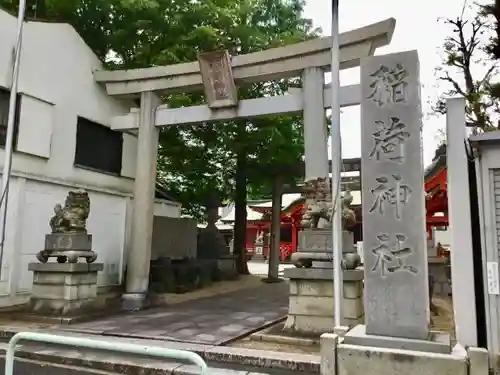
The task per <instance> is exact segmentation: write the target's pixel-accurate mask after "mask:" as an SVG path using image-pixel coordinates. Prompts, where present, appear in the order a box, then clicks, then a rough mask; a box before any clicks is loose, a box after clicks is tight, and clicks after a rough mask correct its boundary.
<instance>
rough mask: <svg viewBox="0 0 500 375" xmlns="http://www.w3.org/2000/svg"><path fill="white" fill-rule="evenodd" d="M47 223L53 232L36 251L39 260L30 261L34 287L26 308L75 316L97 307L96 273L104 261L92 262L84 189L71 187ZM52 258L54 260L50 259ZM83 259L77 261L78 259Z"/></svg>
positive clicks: (93, 254)
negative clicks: (74, 189)
mask: <svg viewBox="0 0 500 375" xmlns="http://www.w3.org/2000/svg"><path fill="white" fill-rule="evenodd" d="M54 212H55V215H54V216H53V217H52V218H51V219H50V222H49V225H50V228H51V230H52V233H50V234H47V235H46V236H45V246H44V250H42V251H40V252H39V253H38V254H37V259H38V260H39V261H40V263H30V264H29V265H28V269H29V270H30V271H33V288H32V291H31V299H30V304H29V309H30V311H31V312H33V313H37V314H41V315H47V316H60V317H67V316H75V315H83V314H85V313H88V312H90V311H92V310H96V309H98V308H99V306H96V300H97V298H96V297H97V273H98V272H99V271H102V270H103V268H104V265H103V264H101V263H94V261H95V260H96V259H97V254H96V253H95V252H93V251H92V235H91V234H88V233H87V229H86V220H87V218H88V216H89V213H90V200H89V197H88V194H87V192H86V191H83V190H76V191H70V192H69V194H68V196H67V197H66V201H65V204H64V207H62V206H61V205H59V204H57V205H56V206H55V208H54ZM50 258H55V259H56V261H57V263H56V262H50V261H49V260H50ZM81 258H83V259H85V263H79V262H78V260H79V259H81Z"/></svg>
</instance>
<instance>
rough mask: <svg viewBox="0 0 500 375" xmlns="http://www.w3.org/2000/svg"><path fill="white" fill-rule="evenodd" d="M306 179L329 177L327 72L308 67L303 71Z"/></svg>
mask: <svg viewBox="0 0 500 375" xmlns="http://www.w3.org/2000/svg"><path fill="white" fill-rule="evenodd" d="M302 80H303V87H302V92H303V98H304V114H303V116H304V155H305V181H311V180H316V179H317V178H326V177H328V172H329V171H328V150H327V147H328V133H327V129H326V114H325V106H324V104H323V88H324V85H325V72H324V71H323V69H320V68H307V69H305V70H304V73H303V77H302Z"/></svg>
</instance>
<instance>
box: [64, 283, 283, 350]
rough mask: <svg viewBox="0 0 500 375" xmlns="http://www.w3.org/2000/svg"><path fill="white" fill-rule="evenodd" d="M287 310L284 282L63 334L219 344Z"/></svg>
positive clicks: (96, 323) (91, 324) (122, 317)
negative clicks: (91, 334)
mask: <svg viewBox="0 0 500 375" xmlns="http://www.w3.org/2000/svg"><path fill="white" fill-rule="evenodd" d="M287 312H288V284H287V283H285V282H283V283H277V284H264V283H263V284H262V285H261V286H258V287H255V288H251V289H247V290H239V291H235V292H232V293H226V294H223V295H219V296H212V297H210V298H202V299H198V300H193V301H187V302H184V303H179V304H175V305H171V306H168V307H161V308H155V309H151V310H147V311H141V312H136V313H130V314H126V315H118V316H115V317H112V318H106V319H102V320H95V321H92V322H88V323H81V324H75V325H72V326H71V327H69V328H67V330H70V331H75V332H85V333H94V334H102V335H115V336H129V337H142V338H155V339H161V340H172V341H180V342H193V343H200V344H212V345H220V344H223V343H225V342H227V341H230V340H232V339H234V338H236V337H239V336H241V335H244V334H246V333H249V332H251V331H254V330H256V329H258V328H259V327H261V326H263V325H265V324H268V323H271V322H273V321H275V320H277V319H279V318H281V317H284V316H285V315H286V314H287Z"/></svg>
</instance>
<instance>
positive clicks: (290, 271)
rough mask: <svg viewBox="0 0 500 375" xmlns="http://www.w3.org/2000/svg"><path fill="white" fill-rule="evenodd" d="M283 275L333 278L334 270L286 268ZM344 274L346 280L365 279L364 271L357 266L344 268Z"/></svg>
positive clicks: (296, 277) (304, 277)
mask: <svg viewBox="0 0 500 375" xmlns="http://www.w3.org/2000/svg"><path fill="white" fill-rule="evenodd" d="M283 275H284V277H286V278H288V279H312V280H333V270H332V269H326V268H285V270H284V273H283ZM342 275H343V276H342V277H343V280H344V281H356V280H363V277H364V272H363V269H362V268H357V269H355V270H344V271H343V273H342Z"/></svg>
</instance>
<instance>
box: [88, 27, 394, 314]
mask: <svg viewBox="0 0 500 375" xmlns="http://www.w3.org/2000/svg"><path fill="white" fill-rule="evenodd" d="M395 22H396V21H395V19H393V18H391V19H387V20H384V21H382V22H378V23H375V24H372V25H368V26H365V27H362V28H359V29H355V30H352V31H348V32H345V33H342V34H340V68H341V69H347V68H352V67H356V66H359V64H360V59H361V58H363V57H367V56H371V55H373V54H374V52H375V50H376V49H377V48H378V47H381V46H385V45H387V44H389V43H390V41H391V38H392V34H393V31H394V27H395ZM331 45H332V40H331V37H323V38H317V39H313V40H309V41H305V42H301V43H297V44H293V45H289V46H285V47H278V48H272V49H268V50H265V51H261V52H255V53H251V54H246V55H240V56H234V57H232V58H230V57H229V56H228V55H227V53H226V52H222V53H221V52H215V53H210V54H206V55H201V56H200V59H199V61H194V62H189V63H182V64H175V65H168V66H159V67H151V68H145V69H134V70H121V71H96V72H95V73H94V76H95V80H96V81H97V82H98V83H101V84H103V85H104V86H105V88H106V91H107V93H108V94H109V95H111V96H113V97H116V98H117V99H119V98H123V99H130V98H140V108H139V109H137V108H132V109H131V112H130V113H129V114H126V115H124V116H117V117H116V118H114V119H113V121H112V126H111V128H112V129H113V130H116V131H132V132H135V131H137V133H138V144H137V167H136V175H135V183H134V214H133V218H132V227H131V238H130V250H129V253H128V261H127V265H128V268H127V280H126V292H125V294H124V295H123V306H124V308H126V309H140V308H142V307H143V305H144V300H145V297H146V293H147V290H148V283H149V264H150V255H151V254H150V251H151V237H152V227H153V206H154V188H155V180H156V158H157V147H158V128H159V127H162V126H173V125H186V124H196V123H203V122H211V121H221V120H231V119H237V118H251V117H257V116H266V115H277V114H284V113H299V112H302V111H303V112H304V115H303V116H304V138H305V164H306V168H305V170H306V173H305V179H306V181H307V180H313V179H317V178H320V177H321V178H325V177H327V176H328V173H329V166H328V160H327V159H328V158H327V155H328V153H327V134H326V116H325V109H326V108H329V107H330V103H331V95H332V91H331V90H332V89H331V88H330V87H329V86H325V82H324V73H325V72H326V71H329V70H330V64H331ZM213 64H216V65H218V69H219V70H218V72H214V69H213V66H214V65H213ZM210 67H211V68H212V69H210ZM214 74H219V77H216V76H215V75H214ZM297 76H302V78H303V85H304V87H303V88H302V89H300V88H299V89H292V90H290V91H289V92H288V93H287V95H281V96H274V97H265V98H257V99H248V100H241V101H238V98H237V89H236V87H237V86H242V85H244V84H248V83H252V82H263V81H269V80H275V79H286V78H291V77H297ZM221 85H222V87H221ZM203 89H205V94H206V95H205V96H206V98H207V101H208V104H207V105H198V106H191V107H185V108H169V107H168V103H167V104H164V105H161V103H160V101H159V99H158V98H159V95H162V94H167V93H168V94H172V93H179V92H193V91H201V90H203ZM221 90H222V91H221ZM360 96H361V93H360V87H359V85H352V86H344V87H341V88H340V105H341V106H342V107H346V106H352V105H358V104H359V103H360V101H361V98H360Z"/></svg>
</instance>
